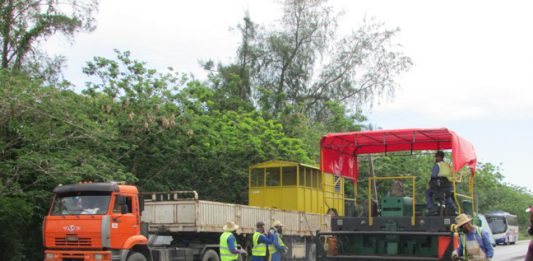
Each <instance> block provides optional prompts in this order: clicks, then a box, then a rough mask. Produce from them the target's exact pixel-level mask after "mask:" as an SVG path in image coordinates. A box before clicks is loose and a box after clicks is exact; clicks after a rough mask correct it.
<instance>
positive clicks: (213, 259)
mask: <svg viewBox="0 0 533 261" xmlns="http://www.w3.org/2000/svg"><path fill="white" fill-rule="evenodd" d="M202 261H220V259H219V258H218V254H217V251H215V250H213V249H209V250H207V251H205V253H204V255H203V256H202Z"/></svg>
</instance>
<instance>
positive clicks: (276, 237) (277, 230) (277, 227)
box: [268, 220, 287, 261]
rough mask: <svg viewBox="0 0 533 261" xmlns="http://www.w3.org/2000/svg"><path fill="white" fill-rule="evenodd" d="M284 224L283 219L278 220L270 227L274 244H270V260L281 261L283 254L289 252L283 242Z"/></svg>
mask: <svg viewBox="0 0 533 261" xmlns="http://www.w3.org/2000/svg"><path fill="white" fill-rule="evenodd" d="M282 233H283V224H281V221H279V220H276V221H274V222H273V223H272V228H270V234H272V235H273V241H272V245H270V246H268V251H269V252H270V258H269V260H270V261H281V259H282V257H283V254H285V253H287V246H285V243H283V237H282Z"/></svg>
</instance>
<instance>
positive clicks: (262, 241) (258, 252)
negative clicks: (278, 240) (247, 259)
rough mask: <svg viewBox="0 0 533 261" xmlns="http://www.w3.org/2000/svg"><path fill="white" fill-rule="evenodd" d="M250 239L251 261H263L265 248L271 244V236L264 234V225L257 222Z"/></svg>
mask: <svg viewBox="0 0 533 261" xmlns="http://www.w3.org/2000/svg"><path fill="white" fill-rule="evenodd" d="M255 227H256V230H255V233H254V235H253V237H252V259H251V261H265V260H266V255H267V246H268V245H270V244H272V239H273V238H272V235H271V234H265V223H263V222H261V221H259V222H257V224H256V226H255Z"/></svg>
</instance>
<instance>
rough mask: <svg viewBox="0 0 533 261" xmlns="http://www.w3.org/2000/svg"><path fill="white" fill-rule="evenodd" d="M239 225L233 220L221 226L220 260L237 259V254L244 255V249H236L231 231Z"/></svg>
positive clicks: (231, 260) (235, 242)
mask: <svg viewBox="0 0 533 261" xmlns="http://www.w3.org/2000/svg"><path fill="white" fill-rule="evenodd" d="M237 228H239V226H237V224H235V223H234V222H233V221H228V222H226V224H225V225H224V226H223V227H222V229H223V230H224V233H222V235H220V245H219V247H220V249H219V250H220V260H221V261H236V260H238V259H239V254H244V255H246V252H245V251H244V250H240V249H237V240H236V239H235V236H234V235H233V232H234V231H235V230H237Z"/></svg>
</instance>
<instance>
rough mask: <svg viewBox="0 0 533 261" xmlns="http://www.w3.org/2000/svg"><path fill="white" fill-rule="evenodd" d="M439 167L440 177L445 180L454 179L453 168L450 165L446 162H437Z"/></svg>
mask: <svg viewBox="0 0 533 261" xmlns="http://www.w3.org/2000/svg"><path fill="white" fill-rule="evenodd" d="M437 165H438V166H439V174H438V176H439V177H445V178H448V180H451V179H452V167H451V166H450V164H448V163H446V162H444V161H440V162H437Z"/></svg>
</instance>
